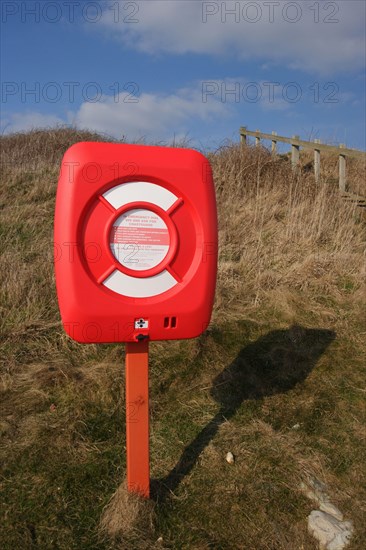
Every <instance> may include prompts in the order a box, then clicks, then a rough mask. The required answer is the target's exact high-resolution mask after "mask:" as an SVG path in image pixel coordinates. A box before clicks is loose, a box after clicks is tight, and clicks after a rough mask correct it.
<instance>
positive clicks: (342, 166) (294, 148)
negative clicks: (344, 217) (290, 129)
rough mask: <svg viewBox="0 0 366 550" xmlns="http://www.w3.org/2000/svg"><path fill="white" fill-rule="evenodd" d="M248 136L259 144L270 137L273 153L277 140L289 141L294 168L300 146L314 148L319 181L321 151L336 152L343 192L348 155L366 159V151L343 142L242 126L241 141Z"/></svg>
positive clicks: (340, 187) (295, 168)
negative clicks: (337, 145) (313, 138)
mask: <svg viewBox="0 0 366 550" xmlns="http://www.w3.org/2000/svg"><path fill="white" fill-rule="evenodd" d="M247 136H253V137H255V144H256V145H259V144H260V141H261V139H268V140H270V141H271V150H272V153H273V154H276V152H277V142H281V143H288V144H289V145H291V163H292V168H293V170H297V167H298V164H299V160H300V147H303V148H304V149H312V150H313V151H314V175H315V180H316V181H317V182H318V181H319V178H320V152H321V151H326V152H327V153H335V154H337V155H338V159H339V190H340V191H341V192H342V193H345V192H346V157H357V158H363V159H366V152H365V151H359V150H358V149H348V148H347V147H346V146H345V145H343V144H341V145H339V147H336V146H334V145H325V144H323V143H321V141H320V140H319V139H315V140H314V141H304V140H302V139H300V138H299V136H292V138H288V137H284V136H278V135H277V133H276V132H272V133H271V134H265V133H263V132H260V131H259V130H256V131H255V132H253V131H251V130H247V128H246V126H242V127H241V128H240V142H241V143H244V144H245V143H246V142H247Z"/></svg>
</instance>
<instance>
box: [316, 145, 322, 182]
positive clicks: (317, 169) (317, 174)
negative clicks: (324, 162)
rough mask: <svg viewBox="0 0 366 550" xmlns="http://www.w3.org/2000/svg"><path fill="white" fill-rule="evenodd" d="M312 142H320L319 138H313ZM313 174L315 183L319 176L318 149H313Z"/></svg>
mask: <svg viewBox="0 0 366 550" xmlns="http://www.w3.org/2000/svg"><path fill="white" fill-rule="evenodd" d="M314 143H321V141H320V139H314ZM314 175H315V181H316V183H319V178H320V149H314Z"/></svg>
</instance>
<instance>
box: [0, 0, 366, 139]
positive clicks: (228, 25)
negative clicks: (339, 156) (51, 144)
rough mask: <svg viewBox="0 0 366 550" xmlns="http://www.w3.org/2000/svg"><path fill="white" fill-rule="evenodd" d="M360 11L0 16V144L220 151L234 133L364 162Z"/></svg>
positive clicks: (183, 7)
mask: <svg viewBox="0 0 366 550" xmlns="http://www.w3.org/2000/svg"><path fill="white" fill-rule="evenodd" d="M365 6H366V3H365V2H364V1H363V0H359V1H352V0H341V1H337V2H330V1H326V0H319V1H318V2H316V1H314V0H298V1H295V2H288V1H285V0H277V1H240V2H238V1H227V2H222V1H221V0H220V1H206V2H205V1H199V0H192V1H191V0H184V1H179V0H163V1H160V0H159V1H154V0H150V1H128V2H127V1H126V2H125V1H119V2H118V1H116V0H113V1H99V2H95V1H93V2H92V1H89V0H85V1H84V0H78V1H73V0H69V1H66V0H65V1H63V0H59V1H48V0H45V1H32V0H28V1H27V2H23V1H14V0H3V1H2V3H1V26H2V29H1V30H2V38H1V46H2V48H1V64H2V90H1V91H2V112H1V115H2V116H1V131H2V133H10V132H15V131H22V130H27V129H31V128H35V127H49V126H54V125H57V124H68V125H74V126H78V127H80V128H88V129H92V130H97V131H99V132H103V133H106V134H109V135H112V136H114V137H117V138H120V137H122V136H123V135H124V136H126V137H127V138H128V139H130V140H134V139H139V138H141V137H143V138H145V139H146V141H147V142H155V143H156V142H158V141H164V142H169V141H171V139H172V138H173V137H175V138H176V139H181V138H184V137H186V138H188V139H190V140H191V144H192V146H198V147H202V148H211V147H217V146H219V145H220V144H222V143H223V142H224V141H225V140H226V139H231V140H237V139H238V130H239V127H240V126H247V127H248V129H253V130H254V129H260V130H261V131H263V132H269V133H270V132H271V131H272V130H275V131H277V133H278V134H280V135H285V136H289V135H294V134H298V135H300V136H301V137H302V138H303V139H312V138H319V139H321V140H322V141H324V142H325V143H335V144H336V143H345V144H346V145H347V146H348V147H356V148H361V149H365V147H366V137H365V23H366V19H365Z"/></svg>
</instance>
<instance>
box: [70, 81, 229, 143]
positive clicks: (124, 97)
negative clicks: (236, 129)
mask: <svg viewBox="0 0 366 550" xmlns="http://www.w3.org/2000/svg"><path fill="white" fill-rule="evenodd" d="M227 116H230V110H229V107H228V106H227V105H225V104H223V103H221V101H220V99H219V98H215V99H214V100H213V101H210V102H206V103H204V102H203V101H202V94H201V89H200V88H194V89H188V88H185V89H182V90H179V91H177V92H176V93H175V94H171V95H161V94H160V95H159V94H141V95H140V96H139V97H136V98H133V97H131V96H130V95H129V94H128V93H126V92H122V93H120V94H119V95H118V96H116V97H110V96H104V97H103V98H102V100H101V101H99V102H98V103H83V105H82V106H81V107H80V109H79V111H78V112H77V113H76V115H75V117H74V119H73V123H74V124H76V125H77V126H78V127H80V128H90V129H93V130H96V131H99V132H104V133H107V134H109V135H112V136H115V137H118V138H120V137H121V136H122V135H126V136H127V137H128V138H129V139H137V138H140V137H146V138H149V139H154V140H155V139H170V138H172V137H173V136H174V135H175V136H177V135H178V136H183V135H185V133H187V132H188V131H189V130H190V128H191V127H192V125H193V124H195V123H197V121H198V122H201V123H203V122H210V121H212V120H215V119H216V118H217V117H220V118H221V117H224V118H225V117H227Z"/></svg>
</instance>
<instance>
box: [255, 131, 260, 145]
mask: <svg viewBox="0 0 366 550" xmlns="http://www.w3.org/2000/svg"><path fill="white" fill-rule="evenodd" d="M256 132H259V130H256ZM260 142H261V138H260V137H259V136H255V146H256V147H258V145H260Z"/></svg>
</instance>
